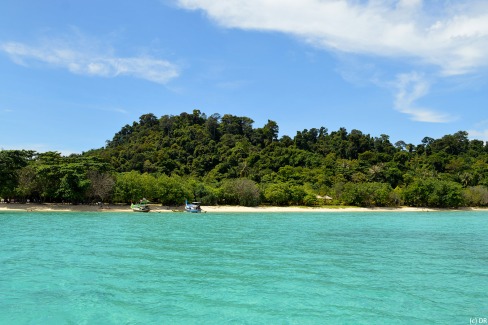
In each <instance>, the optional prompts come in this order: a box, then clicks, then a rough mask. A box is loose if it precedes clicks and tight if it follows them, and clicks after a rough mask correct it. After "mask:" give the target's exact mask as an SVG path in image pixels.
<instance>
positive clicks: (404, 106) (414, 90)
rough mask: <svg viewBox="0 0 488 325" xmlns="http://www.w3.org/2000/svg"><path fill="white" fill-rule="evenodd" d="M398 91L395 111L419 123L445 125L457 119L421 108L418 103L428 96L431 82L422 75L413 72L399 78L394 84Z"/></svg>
mask: <svg viewBox="0 0 488 325" xmlns="http://www.w3.org/2000/svg"><path fill="white" fill-rule="evenodd" d="M393 86H394V88H395V89H396V94H395V103H394V104H395V109H396V110H398V111H399V112H401V113H405V114H408V115H410V116H411V118H412V120H414V121H418V122H431V123H445V122H451V121H453V120H454V119H455V117H453V116H450V115H448V114H444V113H440V112H436V111H434V110H431V109H428V108H425V107H419V106H418V105H417V104H416V102H417V100H419V99H420V98H422V97H424V96H426V95H427V93H428V92H429V89H430V82H429V81H428V80H427V79H426V78H425V77H424V76H423V75H422V74H420V73H418V72H411V73H405V74H400V75H398V76H397V79H396V81H395V82H394V84H393Z"/></svg>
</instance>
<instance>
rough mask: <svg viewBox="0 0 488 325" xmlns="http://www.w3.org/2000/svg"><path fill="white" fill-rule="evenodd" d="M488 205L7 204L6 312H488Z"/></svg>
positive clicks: (363, 317) (14, 320)
mask: <svg viewBox="0 0 488 325" xmlns="http://www.w3.org/2000/svg"><path fill="white" fill-rule="evenodd" d="M487 319H488V212H483V211H443V212H334V213H330V212H329V213H311V212H305V213H294V212H293V213H292V212H289V213H270V212H266V213H202V214H187V213H147V214H142V213H133V212H131V213H115V212H114V213H98V212H84V213H77V212H66V213H64V212H54V213H52V212H5V211H4V212H0V324H9V325H10V324H104V325H105V324H486V323H488V320H487Z"/></svg>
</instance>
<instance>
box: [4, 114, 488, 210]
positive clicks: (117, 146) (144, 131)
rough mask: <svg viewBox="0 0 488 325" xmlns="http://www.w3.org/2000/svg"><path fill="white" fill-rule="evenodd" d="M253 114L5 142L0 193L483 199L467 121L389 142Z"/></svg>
mask: <svg viewBox="0 0 488 325" xmlns="http://www.w3.org/2000/svg"><path fill="white" fill-rule="evenodd" d="M253 124H254V121H253V120H252V119H250V118H248V117H243V116H234V115H231V114H225V115H223V116H221V115H219V114H212V115H210V116H208V117H207V115H206V114H204V113H202V112H200V111H199V110H193V112H191V113H186V112H184V113H181V114H179V115H175V116H172V115H171V116H170V115H164V116H162V117H160V118H158V117H156V116H155V115H154V114H152V113H148V114H144V115H142V116H141V117H140V118H139V120H138V121H135V122H133V123H132V124H126V125H125V126H123V127H122V128H121V130H120V131H119V132H117V133H116V134H115V135H114V137H113V139H112V140H110V141H107V144H106V146H105V147H104V148H100V149H96V150H90V151H88V152H86V153H84V154H83V155H71V156H69V157H63V156H61V154H59V153H57V152H46V153H39V154H38V153H35V152H33V151H25V150H6V151H0V196H2V197H10V198H14V197H15V198H16V199H34V200H40V201H51V202H60V201H65V202H72V203H79V202H92V201H94V200H97V201H98V200H101V201H107V200H108V201H114V202H126V203H129V202H130V201H138V200H140V199H141V198H142V197H146V198H147V199H149V200H150V201H151V202H160V203H161V204H164V205H181V204H183V202H184V200H185V199H188V200H198V201H202V203H204V204H221V203H224V202H225V203H227V204H240V205H249V206H254V205H257V204H259V203H261V202H263V203H271V204H275V205H316V204H321V202H320V201H317V195H321V196H324V195H330V196H332V197H333V198H334V199H333V202H332V203H334V204H348V205H358V206H392V205H399V204H406V205H412V206H430V207H458V206H461V205H463V204H467V205H476V206H484V205H486V203H485V199H484V190H485V188H486V186H488V146H487V145H486V144H485V143H484V142H483V141H480V140H469V139H468V134H467V133H466V132H464V131H459V132H456V133H455V134H452V135H445V136H443V137H441V138H440V139H433V138H430V137H425V138H424V139H423V140H422V142H421V143H420V144H418V145H414V144H410V143H405V142H404V141H401V140H400V141H397V142H395V144H394V145H393V144H392V143H391V142H390V138H389V136H388V135H385V134H381V135H380V136H378V137H374V136H371V135H369V134H363V133H362V132H361V131H359V130H352V131H351V132H348V131H347V130H346V129H345V128H340V129H339V130H337V131H332V132H329V130H328V129H326V128H325V127H320V128H310V129H305V130H303V131H298V132H297V133H296V135H295V136H294V137H293V138H292V137H290V136H286V135H285V136H283V137H281V138H278V132H279V127H278V124H277V123H276V122H274V121H271V120H268V121H267V123H266V124H265V125H264V126H262V127H258V128H254V127H253ZM393 188H394V189H395V190H393ZM224 200H225V201H224Z"/></svg>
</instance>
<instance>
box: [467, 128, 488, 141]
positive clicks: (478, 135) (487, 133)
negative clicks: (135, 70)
mask: <svg viewBox="0 0 488 325" xmlns="http://www.w3.org/2000/svg"><path fill="white" fill-rule="evenodd" d="M468 134H469V137H470V138H471V139H477V140H482V141H485V142H488V129H485V130H470V131H468Z"/></svg>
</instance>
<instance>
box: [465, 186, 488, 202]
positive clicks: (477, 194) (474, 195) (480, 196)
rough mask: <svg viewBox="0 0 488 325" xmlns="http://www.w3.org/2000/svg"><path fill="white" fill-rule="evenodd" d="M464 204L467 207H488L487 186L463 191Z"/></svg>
mask: <svg viewBox="0 0 488 325" xmlns="http://www.w3.org/2000/svg"><path fill="white" fill-rule="evenodd" d="M463 198H464V203H465V204H466V205H467V206H479V207H486V206H488V188H486V186H481V185H479V186H472V187H468V188H466V189H464V190H463Z"/></svg>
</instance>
